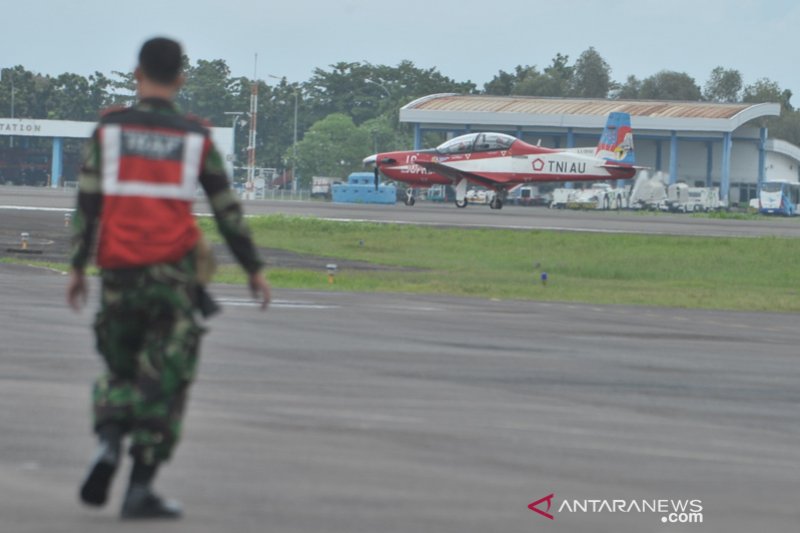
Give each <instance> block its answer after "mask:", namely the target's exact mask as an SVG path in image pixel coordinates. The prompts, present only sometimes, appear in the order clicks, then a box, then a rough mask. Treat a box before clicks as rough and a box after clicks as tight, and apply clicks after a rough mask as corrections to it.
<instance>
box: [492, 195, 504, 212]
mask: <svg viewBox="0 0 800 533" xmlns="http://www.w3.org/2000/svg"><path fill="white" fill-rule="evenodd" d="M489 207H490V208H491V209H503V200H502V199H501V198H500V194H495V195H494V196H493V197H492V199H491V200H490V201H489Z"/></svg>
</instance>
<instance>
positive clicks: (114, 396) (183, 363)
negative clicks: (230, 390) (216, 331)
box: [93, 254, 205, 464]
mask: <svg viewBox="0 0 800 533" xmlns="http://www.w3.org/2000/svg"><path fill="white" fill-rule="evenodd" d="M193 263H194V259H193V257H192V255H191V254H190V255H189V256H187V258H185V259H184V260H182V261H180V262H179V263H176V264H159V265H151V266H148V267H144V268H137V269H119V270H104V271H103V272H102V294H101V305H100V311H99V312H98V313H97V317H96V319H95V323H94V329H95V334H96V339H97V350H98V351H99V352H100V355H101V356H102V357H103V359H104V360H105V363H106V368H107V371H106V372H105V373H104V374H103V375H101V376H100V377H99V378H98V379H97V381H96V382H95V385H94V390H93V410H94V416H93V419H94V420H93V421H94V427H95V429H98V428H100V427H101V426H103V425H104V424H107V423H115V424H118V425H121V426H122V427H123V429H124V430H125V431H126V432H127V433H129V434H130V436H131V441H132V442H131V450H130V453H131V455H132V456H133V457H134V458H135V459H136V460H138V461H141V462H144V463H146V464H154V463H157V462H161V461H165V460H167V459H169V458H170V456H171V454H172V451H173V449H174V448H175V446H176V444H177V442H178V440H179V439H180V434H181V426H182V420H183V414H184V407H185V405H186V400H187V393H188V388H189V385H190V384H191V383H192V381H193V379H194V377H195V372H196V369H197V363H198V350H199V346H200V337H201V335H202V334H203V333H204V331H205V330H204V329H203V328H202V327H200V326H199V325H198V323H197V321H196V320H195V317H194V310H195V289H196V284H195V275H194V264H193Z"/></svg>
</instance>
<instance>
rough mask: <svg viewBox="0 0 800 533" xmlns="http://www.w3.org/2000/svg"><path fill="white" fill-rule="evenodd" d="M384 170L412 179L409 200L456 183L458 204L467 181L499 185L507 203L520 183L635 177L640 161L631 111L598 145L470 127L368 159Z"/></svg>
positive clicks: (498, 202)
mask: <svg viewBox="0 0 800 533" xmlns="http://www.w3.org/2000/svg"><path fill="white" fill-rule="evenodd" d="M364 165H366V166H373V165H374V167H375V186H376V187H377V186H378V183H379V180H380V174H383V175H385V176H386V177H387V178H389V179H390V180H394V181H401V182H404V183H407V184H408V185H409V186H410V188H409V190H408V196H407V198H406V201H405V203H406V205H414V197H413V190H412V188H413V187H430V186H431V185H436V184H441V185H452V186H454V187H455V192H456V199H455V203H456V207H466V206H467V198H466V194H467V185H468V184H469V183H473V184H476V185H482V186H484V187H486V188H488V189H491V190H493V191H495V195H494V198H493V199H492V201H491V202H490V204H489V206H490V207H491V208H492V209H501V208H502V207H503V202H504V200H505V197H506V195H507V194H508V191H509V190H510V189H512V188H514V187H516V186H517V185H520V184H523V183H531V182H544V181H559V182H566V181H602V180H617V179H630V178H632V177H633V176H634V175H635V174H636V171H637V169H638V168H641V167H636V166H634V152H633V130H632V129H631V117H630V115H629V114H628V113H611V114H609V115H608V120H607V121H606V127H605V129H604V130H603V134H602V135H601V137H600V142H599V143H598V145H597V147H596V148H562V149H558V148H545V147H543V146H535V145H532V144H528V143H526V142H523V141H521V140H519V139H517V138H516V137H512V136H511V135H506V134H504V133H489V132H479V133H468V134H466V135H461V136H460V137H456V138H454V139H451V140H449V141H446V142H444V143H443V144H440V145H439V146H438V147H436V148H432V149H428V150H412V151H405V152H385V153H380V154H375V155H371V156H369V157H367V158H365V159H364Z"/></svg>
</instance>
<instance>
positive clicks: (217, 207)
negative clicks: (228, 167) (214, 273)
mask: <svg viewBox="0 0 800 533" xmlns="http://www.w3.org/2000/svg"><path fill="white" fill-rule="evenodd" d="M207 142H208V145H207V146H206V156H205V160H204V162H203V170H202V172H201V174H200V184H201V185H202V186H203V190H205V192H206V195H207V196H208V202H209V204H211V209H212V211H213V212H214V218H215V219H216V221H217V227H218V228H219V232H220V234H222V237H223V238H224V239H225V242H226V243H227V244H228V247H229V248H230V250H231V253H232V254H233V255H234V257H236V260H237V261H238V262H239V264H240V265H242V268H244V269H245V270H246V271H247V272H248V273H250V274H254V273H257V272H259V271H260V270H261V268H262V267H263V265H264V263H263V262H262V261H261V258H260V257H259V255H258V251H257V250H256V248H255V245H254V244H253V239H252V237H251V235H250V228H249V227H248V226H247V223H246V222H245V219H244V212H243V211H242V205H241V204H240V203H239V200H238V199H237V198H236V195H235V194H234V192H233V190H232V189H231V187H230V184H229V183H228V178H227V177H226V175H225V167H224V166H223V163H222V156H220V154H219V152H218V151H217V149H216V148H215V147H214V145H213V143H211V142H210V141H207Z"/></svg>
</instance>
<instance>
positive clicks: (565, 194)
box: [550, 187, 580, 209]
mask: <svg viewBox="0 0 800 533" xmlns="http://www.w3.org/2000/svg"><path fill="white" fill-rule="evenodd" d="M579 192H580V190H578V189H567V188H564V187H561V188H558V189H553V197H552V200H551V201H550V208H551V209H564V208H565V207H567V204H569V203H570V202H572V201H573V200H574V199H575V197H576V196H577V194H578V193H579Z"/></svg>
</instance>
